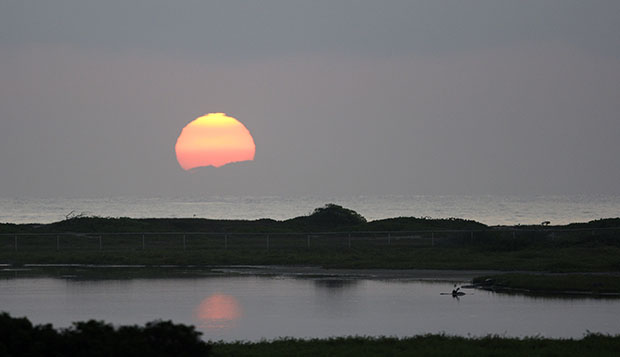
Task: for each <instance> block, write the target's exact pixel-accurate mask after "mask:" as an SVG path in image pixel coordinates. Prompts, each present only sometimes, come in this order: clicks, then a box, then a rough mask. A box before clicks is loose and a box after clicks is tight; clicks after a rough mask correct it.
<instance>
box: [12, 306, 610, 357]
mask: <svg viewBox="0 0 620 357" xmlns="http://www.w3.org/2000/svg"><path fill="white" fill-rule="evenodd" d="M619 350H620V336H615V337H614V336H606V335H599V334H589V335H587V336H585V337H584V338H582V339H578V340H573V339H546V338H525V339H518V338H506V337H500V336H488V337H483V338H465V337H453V336H444V335H424V336H415V337H409V338H402V339H399V338H388V337H377V338H373V337H343V338H330V339H311V340H301V339H280V340H275V341H261V342H230V343H228V342H208V343H207V342H204V341H202V340H200V333H199V332H197V331H195V330H194V328H193V327H191V326H185V325H181V324H173V323H171V322H151V323H148V324H146V326H144V327H142V326H121V327H113V326H112V325H109V324H105V323H103V322H99V321H88V322H77V323H74V325H73V327H71V328H68V329H60V330H56V329H54V328H53V327H52V326H51V325H33V324H32V323H30V321H28V319H26V318H13V317H11V316H9V315H8V314H6V313H0V356H33V357H37V356H94V357H97V356H616V355H617V353H618V351H619Z"/></svg>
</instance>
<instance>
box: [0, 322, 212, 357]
mask: <svg viewBox="0 0 620 357" xmlns="http://www.w3.org/2000/svg"><path fill="white" fill-rule="evenodd" d="M200 335H201V333H200V332H198V331H196V330H195V329H194V327H193V326H186V325H182V324H173V323H172V322H170V321H156V322H149V323H147V324H146V326H144V327H141V326H135V325H134V326H122V327H119V328H115V327H113V326H112V325H110V324H106V323H104V322H102V321H95V320H90V321H87V322H77V323H74V325H73V327H71V328H68V329H63V330H59V331H57V330H55V329H54V328H52V326H51V325H49V324H48V325H38V326H33V325H32V323H31V322H30V321H28V319H27V318H13V317H11V316H10V315H9V314H7V313H0V356H91V357H97V356H149V357H151V356H155V357H160V356H161V357H163V356H188V357H189V356H208V355H209V353H210V351H211V346H210V345H208V344H207V343H205V342H204V341H202V340H201V339H200Z"/></svg>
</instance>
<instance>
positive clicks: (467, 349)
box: [213, 334, 620, 357]
mask: <svg viewBox="0 0 620 357" xmlns="http://www.w3.org/2000/svg"><path fill="white" fill-rule="evenodd" d="M618 351H620V337H619V336H616V337H612V336H604V335H594V334H591V335H588V336H585V337H584V338H583V339H580V340H554V339H546V338H525V339H518V338H506V337H500V336H488V337H483V338H465V337H453V336H444V335H424V336H415V337H409V338H402V339H398V338H391V337H379V338H373V337H346V338H331V339H313V340H298V339H282V340H276V341H265V342H256V343H243V342H240V343H216V344H214V345H213V356H240V357H242V356H617V355H618Z"/></svg>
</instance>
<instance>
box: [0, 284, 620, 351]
mask: <svg viewBox="0 0 620 357" xmlns="http://www.w3.org/2000/svg"><path fill="white" fill-rule="evenodd" d="M451 289H452V284H451V283H447V282H443V283H438V282H421V281H403V280H389V281H378V280H356V279H293V278H278V277H276V278H269V277H217V278H200V279H193V278H192V279H189V278H187V279H135V280H98V281H73V280H61V279H51V278H36V279H34V278H33V279H25V278H23V279H8V280H0V291H1V292H2V293H1V294H0V306H1V307H2V310H5V311H8V312H9V313H11V314H12V315H13V316H27V317H28V318H30V319H31V320H32V321H33V322H35V323H53V324H54V325H55V326H56V327H66V326H70V324H71V322H73V321H82V320H88V319H97V320H105V321H107V322H112V323H114V324H143V323H145V322H147V321H152V320H155V319H165V320H168V319H169V320H173V321H174V322H177V323H185V324H192V325H195V326H197V328H198V329H199V330H200V331H202V332H203V333H204V338H205V339H214V340H219V339H224V340H239V339H241V340H258V339H261V338H268V339H271V338H277V337H282V336H293V337H329V336H346V335H370V336H378V335H395V336H411V335H416V334H424V333H438V332H446V333H448V334H457V335H476V336H478V335H486V334H505V335H508V336H535V335H542V336H549V337H582V336H583V334H584V333H586V332H587V331H592V332H602V333H612V334H618V333H620V323H618V318H617V317H618V316H620V300H603V299H590V298H585V299H584V298H580V299H558V298H532V297H525V296H510V295H498V294H494V293H491V292H486V291H479V290H466V291H467V293H468V295H466V296H464V297H462V298H460V299H454V298H452V297H451V296H442V295H440V293H441V292H446V291H450V290H451Z"/></svg>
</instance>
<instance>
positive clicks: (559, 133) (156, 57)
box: [0, 0, 620, 196]
mask: <svg viewBox="0 0 620 357" xmlns="http://www.w3.org/2000/svg"><path fill="white" fill-rule="evenodd" d="M208 112H225V113H227V114H229V115H232V116H234V117H236V118H237V119H239V120H240V121H241V122H243V123H244V124H245V125H246V126H247V128H248V129H249V130H250V131H251V133H252V135H253V136H254V140H255V142H256V147H257V150H256V159H255V161H253V162H245V163H238V164H233V165H228V166H225V167H222V168H219V169H215V168H205V169H200V170H197V171H195V172H191V173H190V172H185V171H183V170H182V169H181V168H180V166H179V165H178V163H177V162H176V159H175V154H174V144H175V141H176V138H177V136H178V135H179V133H180V131H181V129H182V128H183V126H184V125H185V124H187V123H188V122H189V121H191V120H193V119H194V118H196V117H198V116H200V115H202V114H205V113H208ZM619 137H620V1H617V0H612V1H594V0H589V1H583V0H580V1H570V0H556V1H552V0H547V1H545V0H533V1H527V0H514V1H501V0H489V1H463V0H454V1H441V0H429V1H411V0H408V1H374V0H373V1H370V0H369V1H336V0H330V1H307V0H306V1H292V0H286V1H231V0H226V1H198V0H196V1H159V0H149V1H128V0H123V1H111V0H108V1H85V0H67V1H27V0H5V1H2V2H0V172H1V177H0V195H2V196H20V195H29V196H55V195H58V196H66V195H71V196H81V195H125V194H137V195H186V194H189V193H199V194H207V195H217V194H239V195H246V194H250V195H264V194H277V195H288V194H325V195H330V194H344V195H348V194H485V193H490V194H494V193H501V194H525V193H527V194H556V193H559V194H562V193H569V194H575V193H577V194H580V193H614V194H618V193H620V185H619V184H618V182H620V159H619V158H618V157H619V154H620V140H619Z"/></svg>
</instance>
